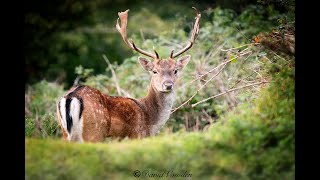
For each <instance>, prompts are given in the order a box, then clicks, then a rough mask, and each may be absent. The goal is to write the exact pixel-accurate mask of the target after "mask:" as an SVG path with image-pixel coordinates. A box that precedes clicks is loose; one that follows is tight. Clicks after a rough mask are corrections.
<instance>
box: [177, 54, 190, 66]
mask: <svg viewBox="0 0 320 180" xmlns="http://www.w3.org/2000/svg"><path fill="white" fill-rule="evenodd" d="M190 58H191V56H190V55H186V56H183V57H181V58H179V59H178V60H177V62H176V68H177V69H182V68H184V67H185V66H186V65H187V64H188V62H189V61H190Z"/></svg>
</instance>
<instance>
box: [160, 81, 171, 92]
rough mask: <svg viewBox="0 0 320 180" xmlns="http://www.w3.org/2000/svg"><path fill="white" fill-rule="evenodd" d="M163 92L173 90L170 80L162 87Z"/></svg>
mask: <svg viewBox="0 0 320 180" xmlns="http://www.w3.org/2000/svg"><path fill="white" fill-rule="evenodd" d="M162 87H163V89H164V90H172V89H173V82H172V81H170V80H167V81H165V82H164V83H163V85H162Z"/></svg>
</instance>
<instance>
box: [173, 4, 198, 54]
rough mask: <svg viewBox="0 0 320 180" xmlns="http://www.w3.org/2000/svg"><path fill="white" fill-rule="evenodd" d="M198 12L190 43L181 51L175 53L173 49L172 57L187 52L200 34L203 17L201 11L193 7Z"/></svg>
mask: <svg viewBox="0 0 320 180" xmlns="http://www.w3.org/2000/svg"><path fill="white" fill-rule="evenodd" d="M192 8H193V9H194V10H195V11H196V13H197V16H196V21H195V23H194V25H193V32H192V35H191V39H190V41H189V43H188V44H187V45H186V46H185V47H184V48H183V49H181V50H180V51H178V52H177V53H175V54H173V51H174V50H172V51H171V54H170V58H175V57H177V56H179V55H181V54H182V53H184V52H186V51H187V50H188V49H190V48H191V47H192V45H193V43H194V41H195V40H196V39H197V37H198V34H199V30H200V18H201V14H200V13H199V11H198V10H197V9H196V8H195V7H192Z"/></svg>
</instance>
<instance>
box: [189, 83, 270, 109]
mask: <svg viewBox="0 0 320 180" xmlns="http://www.w3.org/2000/svg"><path fill="white" fill-rule="evenodd" d="M264 83H268V81H262V82H257V83H253V84H247V85H245V86H241V87H237V88H233V89H228V90H226V91H225V92H222V93H220V94H217V95H214V96H211V97H208V98H206V99H204V100H201V101H199V102H197V103H194V104H192V105H191V107H195V106H196V105H198V104H200V103H203V102H206V101H208V100H210V99H213V98H216V97H219V96H222V95H224V94H226V93H229V92H232V91H236V90H239V89H243V88H247V87H250V86H255V85H260V84H264Z"/></svg>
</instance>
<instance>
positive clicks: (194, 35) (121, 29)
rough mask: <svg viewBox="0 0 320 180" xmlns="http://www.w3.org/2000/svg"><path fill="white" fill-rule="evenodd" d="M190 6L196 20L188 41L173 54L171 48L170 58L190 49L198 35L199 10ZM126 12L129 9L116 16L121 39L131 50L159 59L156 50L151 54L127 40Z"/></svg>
mask: <svg viewBox="0 0 320 180" xmlns="http://www.w3.org/2000/svg"><path fill="white" fill-rule="evenodd" d="M192 8H193V9H194V10H195V11H196V14H197V15H196V21H195V23H194V26H193V31H192V35H191V39H190V41H189V42H188V44H187V45H186V46H185V47H184V48H183V49H181V50H180V51H178V52H177V53H175V54H173V52H174V50H172V51H171V54H170V58H175V57H177V56H179V55H181V54H182V53H184V52H186V51H187V50H188V49H190V48H191V47H192V45H193V44H194V41H195V40H196V38H197V37H198V34H199V29H200V18H201V14H200V13H199V11H198V10H197V9H196V8H195V7H192ZM128 12H129V9H127V10H126V11H124V12H119V13H118V16H119V18H120V21H121V27H120V25H119V18H118V19H117V24H116V28H117V30H118V31H119V33H120V34H121V36H122V39H123V41H124V42H125V43H126V44H127V46H128V47H130V48H131V49H133V50H135V51H137V52H139V53H141V54H144V55H146V56H149V57H151V58H153V59H159V55H158V53H157V52H156V50H154V52H155V54H152V53H149V52H146V51H144V50H142V49H140V48H138V47H136V46H135V44H134V43H133V41H131V42H129V40H128V37H127V24H128Z"/></svg>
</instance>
